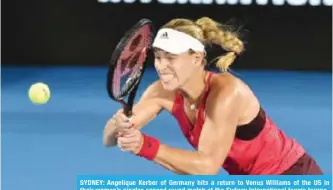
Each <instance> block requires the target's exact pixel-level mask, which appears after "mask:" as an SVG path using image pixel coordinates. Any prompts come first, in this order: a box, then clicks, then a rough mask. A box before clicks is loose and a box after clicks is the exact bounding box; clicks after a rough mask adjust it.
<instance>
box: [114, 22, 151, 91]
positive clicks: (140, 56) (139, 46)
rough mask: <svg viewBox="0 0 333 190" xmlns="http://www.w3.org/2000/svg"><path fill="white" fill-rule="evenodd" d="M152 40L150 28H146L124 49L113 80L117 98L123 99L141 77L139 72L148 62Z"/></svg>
mask: <svg viewBox="0 0 333 190" xmlns="http://www.w3.org/2000/svg"><path fill="white" fill-rule="evenodd" d="M151 39H152V38H151V30H150V27H149V26H144V27H142V28H140V29H139V30H137V31H136V32H135V33H134V34H133V35H132V37H131V38H130V40H129V41H128V42H127V44H126V46H125V47H124V50H123V51H122V53H121V55H120V57H119V59H118V61H117V68H116V69H115V75H114V80H113V92H114V93H115V95H116V96H117V97H122V96H123V94H124V93H126V92H127V91H129V90H130V88H131V87H132V86H133V83H135V82H137V80H138V78H139V77H140V75H141V72H139V71H140V70H141V68H142V66H143V63H144V62H145V60H146V57H147V50H148V49H149V48H150V44H151V43H152V41H151Z"/></svg>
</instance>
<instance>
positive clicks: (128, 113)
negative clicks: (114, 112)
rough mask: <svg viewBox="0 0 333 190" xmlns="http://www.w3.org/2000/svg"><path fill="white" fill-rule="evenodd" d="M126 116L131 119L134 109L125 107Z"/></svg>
mask: <svg viewBox="0 0 333 190" xmlns="http://www.w3.org/2000/svg"><path fill="white" fill-rule="evenodd" d="M124 114H125V115H126V116H127V117H131V116H132V108H131V107H130V106H128V105H125V106H124Z"/></svg>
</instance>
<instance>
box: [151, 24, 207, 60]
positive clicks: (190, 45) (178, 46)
mask: <svg viewBox="0 0 333 190" xmlns="http://www.w3.org/2000/svg"><path fill="white" fill-rule="evenodd" d="M153 47H154V48H159V49H162V50H164V51H166V52H169V53H172V54H181V53H184V52H187V51H189V50H193V51H195V52H203V53H205V46H204V45H203V44H202V43H201V42H200V41H199V40H197V39H195V38H193V37H192V36H190V35H188V34H186V33H183V32H179V31H177V30H174V29H170V28H163V29H161V30H159V31H158V32H157V35H156V37H155V39H154V42H153Z"/></svg>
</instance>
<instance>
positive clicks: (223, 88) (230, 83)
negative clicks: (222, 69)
mask: <svg viewBox="0 0 333 190" xmlns="http://www.w3.org/2000/svg"><path fill="white" fill-rule="evenodd" d="M210 85H211V89H212V90H213V91H215V92H218V93H224V92H226V93H227V94H230V93H237V92H240V91H242V90H243V86H244V82H243V81H242V80H241V79H239V78H238V77H236V76H234V75H233V74H231V73H227V72H226V73H215V74H214V76H213V78H212V81H211V84H210Z"/></svg>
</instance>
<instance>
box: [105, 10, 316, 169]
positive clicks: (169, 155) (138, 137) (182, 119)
mask: <svg viewBox="0 0 333 190" xmlns="http://www.w3.org/2000/svg"><path fill="white" fill-rule="evenodd" d="M212 44H215V45H219V46H220V47H222V48H223V49H224V50H226V51H227V52H228V53H227V54H226V55H224V56H221V57H219V58H218V59H217V61H216V65H217V67H218V68H220V70H221V71H222V72H221V73H219V74H218V73H213V72H208V71H206V70H205V69H204V66H205V64H206V63H207V62H206V59H205V55H206V50H205V48H207V47H209V46H210V45H212ZM153 47H154V52H155V67H156V70H157V73H158V75H159V80H157V81H156V82H154V83H153V84H151V85H150V86H149V87H148V88H147V89H146V91H145V92H144V93H143V95H142V97H141V99H140V100H139V101H138V103H137V104H136V105H135V106H134V108H133V114H134V115H133V116H132V118H127V117H126V116H125V115H124V114H123V113H122V110H119V111H118V112H117V113H116V114H115V115H114V116H113V117H112V118H111V119H110V120H109V121H108V122H107V125H106V127H105V130H104V137H103V139H104V144H105V146H115V145H118V146H119V147H120V149H121V150H123V151H128V152H131V153H133V154H135V155H137V156H140V157H143V158H146V159H147V160H151V161H154V162H156V163H158V164H160V165H162V166H163V167H165V168H167V169H169V170H171V171H173V172H175V173H178V174H188V175H202V174H217V173H218V172H219V170H220V169H221V167H223V168H224V169H225V170H226V171H227V172H228V173H229V174H231V175H310V174H311V175H316V174H318V175H319V174H322V171H321V169H320V168H319V166H318V165H317V164H316V162H315V161H314V160H313V158H312V157H311V156H310V155H309V154H307V153H306V151H305V149H304V148H303V147H302V146H301V145H300V144H299V143H298V142H296V141H295V140H294V139H292V138H289V137H288V136H287V135H286V134H285V133H284V132H283V131H281V130H280V129H279V128H278V127H277V126H276V125H275V124H274V123H273V121H272V120H271V119H270V118H269V116H268V115H267V114H266V113H265V111H264V109H263V108H262V107H261V105H260V103H259V101H258V99H257V98H256V96H255V95H254V94H253V92H252V91H251V89H250V88H249V87H248V86H247V85H246V84H245V83H244V82H243V81H241V80H240V79H238V78H237V77H235V76H233V75H232V74H230V73H228V72H226V71H227V70H228V68H229V66H230V65H231V64H232V63H233V61H234V60H235V58H236V57H237V56H238V55H239V54H241V53H242V52H243V50H244V45H243V43H242V41H241V40H239V39H238V37H237V36H236V34H234V33H232V32H229V31H226V30H223V29H222V27H221V25H220V24H218V23H217V22H215V21H213V20H212V19H210V18H207V17H203V18H200V19H198V20H196V21H192V20H188V19H174V20H171V21H170V22H168V23H167V24H166V25H165V26H163V27H162V28H161V29H160V30H159V31H158V33H157V36H156V38H155V39H154V43H153ZM162 109H165V110H167V111H169V112H170V113H171V114H172V115H173V116H174V117H175V118H176V119H177V121H178V123H179V125H180V128H181V130H182V132H183V134H184V136H185V137H186V138H187V140H188V142H189V143H190V144H191V145H192V146H193V147H194V148H195V149H196V151H189V150H181V149H177V148H173V147H170V146H168V145H166V144H163V143H162V142H160V141H159V140H158V139H157V138H154V137H151V136H148V135H146V134H143V133H141V132H140V129H141V127H143V126H144V125H146V124H147V123H148V122H150V121H151V120H152V119H153V118H154V117H155V116H156V115H158V113H159V112H160V111H161V110H162Z"/></svg>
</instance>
